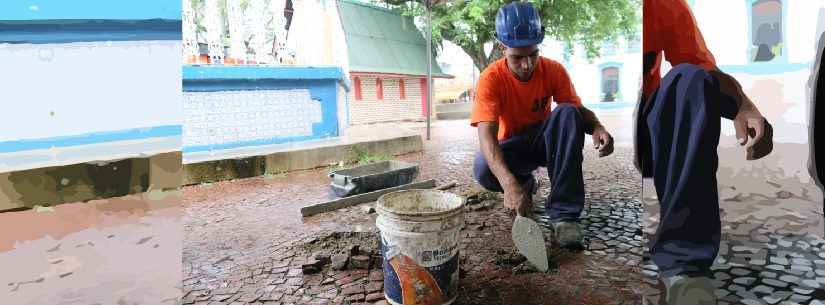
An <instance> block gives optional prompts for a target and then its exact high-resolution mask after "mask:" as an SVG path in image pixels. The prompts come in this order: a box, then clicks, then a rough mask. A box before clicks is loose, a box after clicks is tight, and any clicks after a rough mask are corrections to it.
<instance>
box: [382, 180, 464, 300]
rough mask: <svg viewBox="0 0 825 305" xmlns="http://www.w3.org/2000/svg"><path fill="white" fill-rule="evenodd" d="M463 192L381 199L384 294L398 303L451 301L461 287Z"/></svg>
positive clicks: (405, 193) (418, 193)
mask: <svg viewBox="0 0 825 305" xmlns="http://www.w3.org/2000/svg"><path fill="white" fill-rule="evenodd" d="M464 201H465V199H464V198H463V197H461V196H458V195H455V194H452V193H449V192H444V191H437V190H407V191H398V192H393V193H389V194H386V195H383V196H381V197H380V198H378V204H377V205H376V211H377V212H378V218H377V219H376V226H377V227H378V229H380V230H381V253H382V255H383V265H384V297H385V298H386V299H387V302H389V303H390V304H394V305H446V304H452V303H453V302H454V301H455V299H456V296H457V292H458V246H459V244H460V240H459V239H460V238H461V234H460V231H461V228H462V227H463V226H464V208H463V207H464Z"/></svg>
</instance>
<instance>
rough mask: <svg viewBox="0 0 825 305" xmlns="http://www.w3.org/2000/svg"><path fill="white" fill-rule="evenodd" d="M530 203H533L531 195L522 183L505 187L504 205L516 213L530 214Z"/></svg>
mask: <svg viewBox="0 0 825 305" xmlns="http://www.w3.org/2000/svg"><path fill="white" fill-rule="evenodd" d="M530 203H532V200H531V198H530V195H529V194H527V190H525V189H524V187H522V186H521V185H518V184H514V185H513V186H511V187H509V188H505V189H504V207H506V208H508V209H511V210H514V211H515V212H516V215H521V216H527V215H529V214H528V213H529V212H530V208H531V206H530Z"/></svg>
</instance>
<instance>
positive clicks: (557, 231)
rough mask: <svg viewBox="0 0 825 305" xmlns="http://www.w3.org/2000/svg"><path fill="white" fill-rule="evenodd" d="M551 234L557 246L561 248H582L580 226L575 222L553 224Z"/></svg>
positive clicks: (582, 240) (582, 241) (582, 237)
mask: <svg viewBox="0 0 825 305" xmlns="http://www.w3.org/2000/svg"><path fill="white" fill-rule="evenodd" d="M553 234H554V236H555V238H556V241H557V242H558V243H559V246H561V247H562V248H565V249H571V250H581V249H583V248H584V233H583V230H582V227H581V225H580V224H579V223H577V222H572V221H560V222H554V223H553Z"/></svg>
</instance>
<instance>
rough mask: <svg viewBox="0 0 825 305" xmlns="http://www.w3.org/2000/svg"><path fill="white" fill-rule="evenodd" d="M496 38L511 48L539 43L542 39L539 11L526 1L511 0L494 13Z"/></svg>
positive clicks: (542, 29) (542, 31) (542, 32)
mask: <svg viewBox="0 0 825 305" xmlns="http://www.w3.org/2000/svg"><path fill="white" fill-rule="evenodd" d="M496 38H497V39H498V40H499V41H501V43H503V44H504V45H506V46H508V47H511V48H518V47H524V46H529V45H536V44H540V43H541V42H542V41H543V40H544V28H543V27H542V26H541V18H540V17H539V12H538V11H537V10H536V8H534V7H533V5H532V4H530V3H527V2H511V3H510V4H507V5H505V6H502V7H501V8H500V9H499V10H498V15H496Z"/></svg>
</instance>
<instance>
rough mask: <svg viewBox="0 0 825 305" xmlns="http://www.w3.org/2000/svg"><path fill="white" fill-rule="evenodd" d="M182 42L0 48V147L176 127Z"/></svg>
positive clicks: (24, 45)
mask: <svg viewBox="0 0 825 305" xmlns="http://www.w3.org/2000/svg"><path fill="white" fill-rule="evenodd" d="M180 52H181V49H180V42H179V41H152V42H145V41H138V42H88V43H68V44H36V45H32V44H20V45H11V44H0V67H3V68H2V70H3V72H2V73H0V103H1V104H2V105H3V108H4V110H3V111H0V125H2V128H0V141H12V140H20V139H38V138H49V137H57V136H69V135H78V134H84V133H91V132H101V131H118V130H123V129H132V128H138V127H154V126H161V125H180V124H181V117H182V108H181V103H180V97H181V81H180V80H181V69H180V54H181V53H180Z"/></svg>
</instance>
